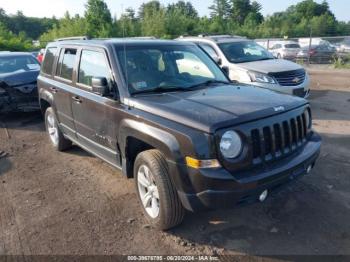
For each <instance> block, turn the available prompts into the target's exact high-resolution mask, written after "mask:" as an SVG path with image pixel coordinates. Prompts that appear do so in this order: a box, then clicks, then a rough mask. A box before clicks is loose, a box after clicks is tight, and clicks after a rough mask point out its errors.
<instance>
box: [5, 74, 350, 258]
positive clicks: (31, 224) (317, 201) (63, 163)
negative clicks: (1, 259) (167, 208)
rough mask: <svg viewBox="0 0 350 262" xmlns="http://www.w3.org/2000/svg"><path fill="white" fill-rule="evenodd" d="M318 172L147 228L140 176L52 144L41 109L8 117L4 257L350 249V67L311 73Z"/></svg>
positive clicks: (339, 251) (329, 252)
mask: <svg viewBox="0 0 350 262" xmlns="http://www.w3.org/2000/svg"><path fill="white" fill-rule="evenodd" d="M310 74H311V79H312V93H311V97H310V103H311V107H312V109H313V118H314V128H315V129H316V130H317V131H318V132H320V134H321V136H322V138H323V147H322V151H321V155H320V158H319V160H318V162H317V164H316V167H315V169H314V170H313V171H312V174H311V175H309V176H305V177H303V178H302V179H301V180H299V181H297V182H296V183H294V184H291V185H289V186H288V187H287V188H285V190H283V191H281V192H279V193H278V194H276V195H274V196H273V197H270V198H268V199H267V200H266V202H264V203H256V204H252V205H246V206H241V207H237V208H234V209H230V210H219V211H208V212H202V213H199V214H198V213H197V214H192V213H188V214H187V215H186V219H185V221H184V223H183V224H182V225H180V226H179V227H177V228H175V229H173V230H171V231H168V232H159V231H157V230H155V229H152V228H150V227H149V225H147V224H146V222H145V220H144V217H143V215H142V211H141V208H140V206H139V203H138V202H137V198H136V194H135V192H136V191H135V185H134V181H133V180H127V179H126V178H124V177H123V176H122V175H121V173H120V172H119V171H117V170H114V169H113V168H112V167H110V166H109V165H108V164H106V163H104V162H102V161H101V160H99V159H97V158H95V157H93V156H91V155H90V154H88V153H86V152H85V151H83V150H82V149H80V148H78V147H73V148H72V149H70V150H68V151H67V152H65V153H58V152H55V151H54V150H53V148H52V147H51V145H50V143H49V140H48V138H47V135H46V133H45V131H44V124H43V122H42V118H41V116H40V114H37V113H35V114H12V115H8V116H1V117H0V152H1V151H3V153H0V255H4V254H7V255H11V254H12V255H36V254H46V255H53V254H55V255H58V254H59V255H111V254H128V255H130V254H134V255H135V254H142V255H156V254H157V255H160V254H163V255H166V254H182V255H185V254H191V255H199V254H253V255H267V256H273V255H291V254H297V255H298V254H304V255H305V254H307V255H310V254H314V255H325V254H327V255H337V254H347V255H350V223H349V221H350V190H349V188H350V171H349V170H350V71H346V70H344V71H342V70H337V71H336V70H320V69H312V70H310Z"/></svg>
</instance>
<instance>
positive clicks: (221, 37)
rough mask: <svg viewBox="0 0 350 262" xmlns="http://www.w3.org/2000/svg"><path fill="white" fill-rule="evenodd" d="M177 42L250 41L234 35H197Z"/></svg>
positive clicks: (181, 38)
mask: <svg viewBox="0 0 350 262" xmlns="http://www.w3.org/2000/svg"><path fill="white" fill-rule="evenodd" d="M178 40H185V41H195V40H207V41H212V42H215V43H231V42H242V41H251V40H249V39H247V38H246V37H243V36H236V35H199V36H182V37H180V38H178Z"/></svg>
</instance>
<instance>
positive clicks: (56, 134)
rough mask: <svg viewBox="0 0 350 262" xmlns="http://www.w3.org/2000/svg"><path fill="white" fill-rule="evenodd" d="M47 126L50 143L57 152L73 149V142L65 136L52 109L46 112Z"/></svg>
mask: <svg viewBox="0 0 350 262" xmlns="http://www.w3.org/2000/svg"><path fill="white" fill-rule="evenodd" d="M45 125H46V131H47V133H48V135H49V138H50V141H51V143H52V145H53V146H54V147H55V148H56V150H58V151H64V150H66V149H68V148H69V147H71V145H72V142H71V141H69V140H68V139H66V138H65V137H64V136H63V134H62V132H61V130H60V129H59V127H58V122H57V118H56V115H55V113H54V111H53V109H52V108H51V107H49V108H48V109H47V110H46V112H45Z"/></svg>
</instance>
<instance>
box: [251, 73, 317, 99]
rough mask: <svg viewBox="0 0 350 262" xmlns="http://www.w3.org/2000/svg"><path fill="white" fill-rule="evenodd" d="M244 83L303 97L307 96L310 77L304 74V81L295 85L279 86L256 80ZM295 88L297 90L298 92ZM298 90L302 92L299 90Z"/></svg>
mask: <svg viewBox="0 0 350 262" xmlns="http://www.w3.org/2000/svg"><path fill="white" fill-rule="evenodd" d="M245 84H248V85H254V86H258V87H261V88H266V89H270V90H273V91H277V92H280V93H284V94H289V95H297V96H301V97H303V98H308V97H309V95H310V78H309V76H308V75H306V78H305V81H304V82H303V83H302V84H300V85H297V86H281V85H280V84H267V83H266V84H265V83H258V82H254V83H252V82H245ZM296 90H298V92H297V91H296ZM300 90H301V91H302V92H300Z"/></svg>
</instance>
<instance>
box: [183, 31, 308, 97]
mask: <svg viewBox="0 0 350 262" xmlns="http://www.w3.org/2000/svg"><path fill="white" fill-rule="evenodd" d="M177 40H179V41H188V42H193V43H195V44H197V45H199V46H200V47H201V48H203V49H204V50H205V51H206V52H207V53H208V54H209V55H210V56H211V57H212V58H213V59H214V60H215V61H216V62H217V63H218V64H219V65H220V66H221V67H222V68H223V69H225V70H226V71H228V74H229V77H230V79H231V80H236V81H238V82H240V83H246V84H253V85H255V86H259V87H262V88H267V89H271V90H274V91H278V92H282V93H286V94H292V95H296V96H299V97H304V98H306V97H308V96H309V93H310V88H309V76H308V74H307V72H306V71H305V69H304V68H303V67H302V66H300V65H298V64H296V63H293V62H291V61H287V60H282V59H275V57H274V56H273V55H272V54H271V53H270V52H269V51H267V50H266V49H265V48H264V47H262V46H260V45H258V44H257V43H256V42H255V41H252V40H249V39H246V38H242V37H236V36H229V35H222V36H199V37H180V38H179V39H177Z"/></svg>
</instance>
